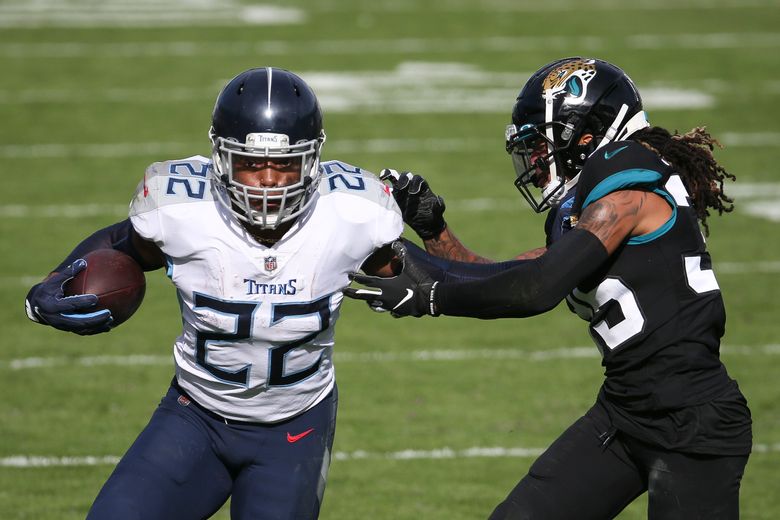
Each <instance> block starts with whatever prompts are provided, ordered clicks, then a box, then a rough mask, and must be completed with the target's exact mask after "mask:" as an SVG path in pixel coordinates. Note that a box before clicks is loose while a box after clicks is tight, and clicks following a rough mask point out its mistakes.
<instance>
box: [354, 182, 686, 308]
mask: <svg viewBox="0 0 780 520" xmlns="http://www.w3.org/2000/svg"><path fill="white" fill-rule="evenodd" d="M670 211H671V210H670V209H669V206H668V205H667V204H666V202H664V201H663V200H662V199H661V198H660V197H658V196H657V195H654V194H651V193H647V192H641V191H630V190H628V191H618V192H615V193H611V194H609V195H607V196H605V197H603V198H602V199H600V200H598V201H596V202H594V203H592V204H591V205H590V206H588V207H587V208H586V209H585V210H584V211H583V214H582V216H581V218H580V222H579V224H578V225H577V227H576V228H575V229H574V230H572V231H570V232H568V233H566V234H565V235H564V236H563V237H562V238H561V239H560V240H558V241H557V242H555V243H554V244H553V245H552V246H551V247H550V248H549V250H548V251H547V252H546V253H545V254H543V255H541V256H539V257H538V258H536V259H533V260H530V261H526V262H519V263H518V265H516V266H513V267H512V268H510V269H507V270H505V271H502V272H499V273H496V274H494V275H492V276H489V277H486V278H481V279H477V280H472V281H464V282H457V283H449V282H446V281H445V282H437V281H435V280H433V279H432V278H431V277H430V276H429V275H428V274H427V273H426V272H425V271H424V270H423V269H421V268H420V266H419V265H417V264H416V263H415V262H414V259H411V261H409V260H410V258H409V257H407V258H405V260H404V268H403V271H402V272H401V274H400V275H399V276H397V277H395V278H391V279H385V280H378V279H372V278H370V277H356V278H355V279H356V281H358V282H359V283H363V284H365V285H368V286H369V287H372V288H373V292H371V291H365V290H364V291H363V292H361V293H359V294H355V295H351V296H353V297H357V298H360V299H364V300H368V301H369V305H372V306H374V307H375V308H383V309H387V310H391V311H392V312H393V314H394V315H396V316H421V315H425V314H431V315H439V314H447V315H451V316H471V317H476V318H503V317H526V316H533V315H536V314H540V313H543V312H546V311H547V310H550V309H551V308H553V307H555V306H556V305H557V304H558V303H560V301H561V300H562V299H563V298H564V297H565V296H566V295H567V294H568V293H569V292H571V291H572V290H573V289H574V288H575V287H577V285H579V284H580V283H581V282H582V281H583V280H584V279H586V278H587V277H588V276H591V275H592V274H593V273H594V272H596V271H597V270H598V269H599V268H600V267H601V266H602V265H603V264H604V263H605V262H606V261H607V259H608V258H609V255H611V254H612V253H614V252H615V251H616V250H617V249H618V247H620V245H621V244H623V243H624V241H625V240H626V239H627V238H628V237H629V236H634V235H641V234H645V233H648V232H650V231H652V230H654V229H657V227H658V226H659V225H661V224H662V223H663V222H664V221H665V220H666V219H667V218H668V216H669V212H670ZM409 294H411V295H412V297H409ZM372 302H373V303H372Z"/></svg>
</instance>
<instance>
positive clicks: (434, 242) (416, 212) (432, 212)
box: [380, 168, 545, 264]
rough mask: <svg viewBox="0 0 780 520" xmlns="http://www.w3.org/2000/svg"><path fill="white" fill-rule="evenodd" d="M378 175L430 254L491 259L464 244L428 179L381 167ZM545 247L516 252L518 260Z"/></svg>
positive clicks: (470, 259) (533, 255)
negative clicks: (446, 216) (391, 191)
mask: <svg viewBox="0 0 780 520" xmlns="http://www.w3.org/2000/svg"><path fill="white" fill-rule="evenodd" d="M380 178H381V179H382V180H383V181H385V182H387V183H388V184H390V186H391V188H392V190H393V197H394V198H395V200H396V202H397V203H398V207H399V208H401V214H402V215H403V218H404V222H405V223H406V224H408V225H409V227H411V228H412V229H413V230H414V232H415V233H417V235H418V236H419V237H420V238H421V239H422V240H423V244H424V245H425V250H426V251H427V252H428V253H430V254H431V255H433V256H437V257H440V258H446V259H447V260H454V261H457V262H471V263H480V264H487V263H493V262H495V260H492V259H490V258H487V257H485V256H482V255H479V254H477V253H475V252H474V251H472V250H471V249H469V248H468V247H466V246H465V245H464V244H463V242H461V241H460V239H459V238H458V237H457V236H455V233H454V232H453V231H452V229H451V228H450V227H449V226H448V225H447V222H446V221H445V220H444V209H445V204H444V198H442V197H440V196H439V195H436V194H435V193H434V192H433V190H431V188H430V186H429V185H428V182H427V181H426V180H425V179H423V178H422V176H420V175H416V174H413V173H411V172H401V173H398V172H397V171H396V170H392V169H388V168H386V169H384V170H382V172H381V173H380ZM544 251H545V248H543V247H542V248H538V249H533V250H531V251H527V252H525V253H521V254H519V255H517V256H516V257H515V258H516V259H518V260H526V259H530V258H536V257H537V256H539V255H541V254H543V253H544Z"/></svg>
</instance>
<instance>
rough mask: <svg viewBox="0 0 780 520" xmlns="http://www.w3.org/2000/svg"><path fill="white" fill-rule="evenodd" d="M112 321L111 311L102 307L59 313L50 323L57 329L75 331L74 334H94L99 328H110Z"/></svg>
mask: <svg viewBox="0 0 780 520" xmlns="http://www.w3.org/2000/svg"><path fill="white" fill-rule="evenodd" d="M112 321H114V318H113V316H111V311H109V310H108V309H102V310H100V311H96V312H86V313H75V314H67V313H60V315H59V316H58V319H57V321H56V322H54V323H52V325H53V326H55V327H57V328H58V329H63V330H68V331H71V332H75V333H76V334H84V333H91V334H96V333H97V332H99V331H101V329H108V328H110V324H111V322H112ZM89 331H95V332H89Z"/></svg>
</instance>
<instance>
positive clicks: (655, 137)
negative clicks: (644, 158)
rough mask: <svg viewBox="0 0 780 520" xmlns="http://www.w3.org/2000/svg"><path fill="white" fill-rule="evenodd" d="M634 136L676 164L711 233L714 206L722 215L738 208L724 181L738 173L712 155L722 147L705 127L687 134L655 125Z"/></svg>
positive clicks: (705, 231)
mask: <svg viewBox="0 0 780 520" xmlns="http://www.w3.org/2000/svg"><path fill="white" fill-rule="evenodd" d="M633 139H635V140H636V141H638V142H639V143H640V144H642V145H644V146H645V147H646V148H649V149H650V150H652V151H654V152H655V153H657V154H658V155H660V156H661V157H663V158H664V159H666V160H667V161H668V162H670V163H671V164H672V166H674V168H675V169H676V170H677V172H678V173H679V174H680V177H681V178H682V181H683V184H684V185H685V188H686V189H687V190H688V193H689V194H690V196H691V202H692V204H693V208H694V210H695V211H696V216H697V218H698V219H699V221H701V224H702V226H703V227H704V234H705V235H709V234H710V228H709V226H708V225H707V217H709V216H710V209H713V210H716V211H717V212H718V215H722V214H723V213H729V212H731V211H732V210H733V209H734V199H732V198H730V197H728V196H726V194H725V193H724V192H723V182H724V181H725V180H726V179H730V180H732V181H734V180H736V177H735V176H734V175H732V174H730V173H729V172H727V171H726V170H725V169H724V168H723V166H721V165H719V164H718V163H717V162H716V161H715V158H714V157H713V156H712V151H713V150H714V148H715V146H717V147H718V148H722V146H721V144H720V143H719V142H718V141H717V140H716V139H714V138H713V137H712V136H711V135H710V134H709V132H707V129H706V128H705V127H696V128H694V129H692V130H691V131H690V132H688V133H686V134H679V133H677V131H676V130H675V132H674V134H671V133H670V132H669V131H668V130H666V129H664V128H661V127H657V126H653V127H650V128H646V129H643V130H640V131H639V132H637V133H636V134H634V136H633Z"/></svg>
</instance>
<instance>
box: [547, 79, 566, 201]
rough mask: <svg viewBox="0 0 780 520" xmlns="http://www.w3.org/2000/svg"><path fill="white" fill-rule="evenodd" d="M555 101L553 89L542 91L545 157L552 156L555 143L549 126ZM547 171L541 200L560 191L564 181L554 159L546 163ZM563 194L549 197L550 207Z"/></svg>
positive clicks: (551, 128) (551, 127)
mask: <svg viewBox="0 0 780 520" xmlns="http://www.w3.org/2000/svg"><path fill="white" fill-rule="evenodd" d="M554 101H555V96H554V95H553V89H547V90H545V91H544V121H545V123H548V124H547V125H545V126H546V127H547V128H546V129H545V131H544V133H545V136H546V137H547V143H546V145H545V146H546V148H547V157H552V154H553V143H555V135H554V134H553V125H551V124H549V123H551V122H552V120H553V102H554ZM547 168H548V171H549V172H550V173H549V175H548V177H547V185H546V186H545V187H544V188H542V198H543V199H546V198H547V197H548V196H550V195H551V194H553V193H555V192H556V191H560V187H561V184H562V183H563V182H564V180H565V179H562V178H560V177H559V176H558V166H557V165H556V161H555V159H553V160H552V161H551V162H548V163H547ZM564 194H565V189H564V192H563V193H560V194H555V195H552V197H550V199H549V200H548V202H549V204H550V205H551V206H555V205H556V204H557V203H558V202H560V199H561V197H563V195H564Z"/></svg>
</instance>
